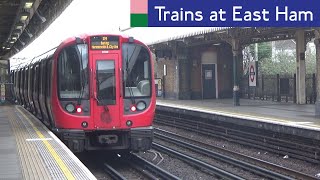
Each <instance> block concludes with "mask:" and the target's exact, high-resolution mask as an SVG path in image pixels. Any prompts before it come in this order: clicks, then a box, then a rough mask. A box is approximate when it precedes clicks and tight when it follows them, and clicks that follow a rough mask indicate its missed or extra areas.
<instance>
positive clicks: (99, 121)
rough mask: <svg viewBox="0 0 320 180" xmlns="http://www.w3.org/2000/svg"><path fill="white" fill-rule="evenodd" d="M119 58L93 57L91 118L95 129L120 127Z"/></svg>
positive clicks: (99, 55) (110, 55) (114, 56)
mask: <svg viewBox="0 0 320 180" xmlns="http://www.w3.org/2000/svg"><path fill="white" fill-rule="evenodd" d="M118 58H119V56H118V55H117V54H94V55H93V74H94V76H93V84H92V86H93V93H94V102H93V105H92V108H93V113H92V114H93V117H94V121H95V126H96V128H97V129H101V128H108V129H109V128H112V129H114V128H117V127H120V124H121V122H120V116H119V115H120V101H119V98H120V97H119V96H120V95H119V93H120V90H119V88H120V84H119V79H118V78H119V71H118V69H119V64H118V62H119V59H118Z"/></svg>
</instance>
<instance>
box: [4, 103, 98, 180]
mask: <svg viewBox="0 0 320 180" xmlns="http://www.w3.org/2000/svg"><path fill="white" fill-rule="evenodd" d="M0 179H19V180H20V179H96V178H95V176H94V175H93V174H92V173H91V172H90V171H89V170H88V169H87V167H85V166H84V165H83V164H82V162H81V161H80V160H79V159H78V158H77V157H76V156H75V155H74V154H73V153H72V152H71V151H70V150H69V149H68V148H67V147H66V146H65V145H64V144H63V143H62V142H61V141H60V140H59V139H58V138H57V137H56V136H55V135H54V134H53V133H52V132H51V131H49V130H48V129H47V128H46V127H45V126H44V125H43V124H42V123H41V122H40V121H39V120H38V119H36V118H35V117H34V116H33V115H32V114H31V113H29V112H28V111H27V110H25V109H24V108H23V107H21V106H16V105H4V106H0Z"/></svg>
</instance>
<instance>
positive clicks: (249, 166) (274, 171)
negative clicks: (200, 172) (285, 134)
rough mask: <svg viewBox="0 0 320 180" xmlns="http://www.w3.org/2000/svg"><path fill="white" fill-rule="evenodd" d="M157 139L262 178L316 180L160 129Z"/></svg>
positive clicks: (157, 132)
mask: <svg viewBox="0 0 320 180" xmlns="http://www.w3.org/2000/svg"><path fill="white" fill-rule="evenodd" d="M155 137H156V139H160V140H162V141H166V142H170V143H173V144H175V145H177V146H179V147H181V148H186V149H189V150H191V151H194V152H197V153H199V154H202V155H206V156H208V157H210V158H213V159H216V160H219V161H222V162H223V163H228V164H230V165H232V166H235V167H238V168H242V169H244V170H246V171H249V172H252V173H254V174H257V175H259V176H262V177H266V178H270V179H286V180H289V179H303V180H311V179H315V178H314V177H312V176H309V175H306V174H303V173H300V172H297V171H294V170H291V169H288V168H284V167H282V166H278V165H275V164H272V163H269V162H266V161H262V160H259V159H256V158H253V157H250V156H246V155H243V154H240V153H236V152H232V151H229V150H227V149H223V148H221V147H217V146H213V145H210V144H206V143H202V142H199V141H195V140H193V139H190V138H186V137H183V136H180V135H177V134H174V133H171V132H169V131H165V130H161V129H158V128H156V132H155ZM157 146H158V145H157ZM156 149H157V147H156Z"/></svg>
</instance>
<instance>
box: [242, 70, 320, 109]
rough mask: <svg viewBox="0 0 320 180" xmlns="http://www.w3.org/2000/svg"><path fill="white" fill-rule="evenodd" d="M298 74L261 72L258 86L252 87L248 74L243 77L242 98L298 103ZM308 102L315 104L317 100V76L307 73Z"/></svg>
mask: <svg viewBox="0 0 320 180" xmlns="http://www.w3.org/2000/svg"><path fill="white" fill-rule="evenodd" d="M295 79H296V74H294V75H283V74H276V75H263V74H259V75H258V79H257V86H256V87H250V86H249V80H248V75H245V76H243V77H242V78H241V81H240V95H241V98H247V99H261V100H271V101H278V102H292V103H296V101H297V98H296V81H295ZM305 82H306V103H307V104H314V103H315V101H316V76H315V74H306V79H305Z"/></svg>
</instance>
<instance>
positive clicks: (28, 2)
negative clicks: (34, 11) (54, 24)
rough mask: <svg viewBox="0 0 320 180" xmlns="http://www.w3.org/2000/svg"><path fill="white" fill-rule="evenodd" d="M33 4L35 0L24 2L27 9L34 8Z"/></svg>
mask: <svg viewBox="0 0 320 180" xmlns="http://www.w3.org/2000/svg"><path fill="white" fill-rule="evenodd" d="M32 5H33V2H32V1H27V2H26V3H25V4H24V8H25V9H30V8H32Z"/></svg>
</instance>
